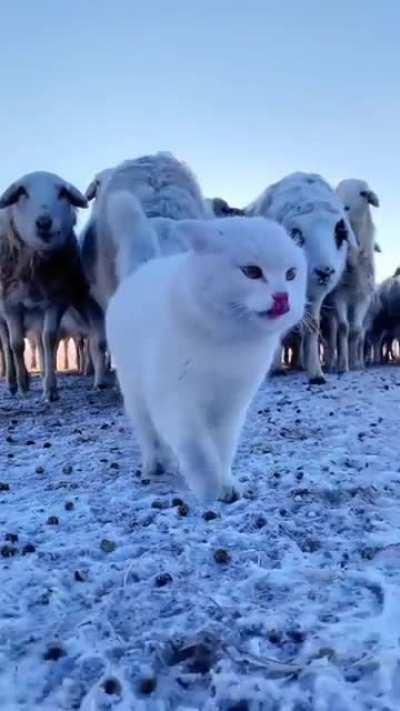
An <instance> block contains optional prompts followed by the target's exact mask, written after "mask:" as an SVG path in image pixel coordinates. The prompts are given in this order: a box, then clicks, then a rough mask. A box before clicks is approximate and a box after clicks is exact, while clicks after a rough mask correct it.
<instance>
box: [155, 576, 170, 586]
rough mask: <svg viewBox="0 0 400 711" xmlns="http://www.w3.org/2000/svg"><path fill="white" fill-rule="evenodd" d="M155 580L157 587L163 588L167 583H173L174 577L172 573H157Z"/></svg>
mask: <svg viewBox="0 0 400 711" xmlns="http://www.w3.org/2000/svg"><path fill="white" fill-rule="evenodd" d="M154 582H155V585H156V587H157V588H163V587H165V585H168V584H169V583H172V582H173V578H172V575H171V574H170V573H160V575H157V577H156V579H155V581H154Z"/></svg>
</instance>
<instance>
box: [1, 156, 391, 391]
mask: <svg viewBox="0 0 400 711" xmlns="http://www.w3.org/2000/svg"><path fill="white" fill-rule="evenodd" d="M121 188H122V189H123V190H125V191H128V192H130V193H132V194H133V195H134V196H135V197H136V199H138V200H139V201H140V202H141V204H142V206H143V209H144V212H145V214H146V215H147V217H148V225H149V233H150V231H151V232H154V231H155V233H156V234H157V238H158V242H159V249H160V252H161V254H165V255H168V254H173V253H176V252H179V251H182V250H184V249H186V247H185V246H184V245H183V244H180V243H178V242H177V240H176V238H175V237H174V234H175V233H174V231H173V230H171V224H173V221H174V220H179V219H186V218H190V219H200V220H207V219H211V218H216V217H217V218H218V217H222V216H223V217H226V216H229V215H249V216H251V215H259V216H265V217H270V218H272V219H275V220H277V221H278V222H279V223H281V224H282V225H283V226H284V227H285V228H286V229H287V231H288V232H289V234H290V235H291V237H292V238H293V240H295V241H296V242H297V243H298V244H300V245H302V246H303V248H304V251H305V254H306V257H307V263H308V288H307V308H306V315H305V318H304V320H303V322H302V324H301V325H299V326H298V327H297V328H296V330H295V331H293V332H291V333H289V334H288V335H287V336H286V338H285V340H284V342H283V344H282V349H281V350H280V351H279V353H277V355H276V360H275V368H276V369H279V368H281V367H282V362H284V363H285V364H286V365H289V366H292V367H303V368H304V369H305V370H306V372H307V375H308V377H309V379H310V382H312V383H316V384H317V383H323V382H324V375H323V368H325V369H326V370H328V371H339V372H346V371H347V370H349V369H357V368H362V367H364V365H365V364H366V363H373V362H381V361H382V358H383V357H386V358H390V357H392V353H393V344H394V343H395V342H396V339H397V337H398V336H400V270H397V271H396V272H395V273H394V275H393V276H392V277H390V278H389V279H386V280H385V281H384V282H383V283H382V284H381V285H380V286H378V287H376V284H375V265H374V259H375V252H376V251H380V250H379V247H378V245H377V243H376V241H375V229H374V223H373V219H372V215H371V206H373V207H375V208H376V207H378V206H379V200H378V197H377V195H376V194H375V193H374V192H373V191H372V190H371V189H370V187H369V186H368V184H367V183H366V182H365V181H363V180H354V179H348V180H343V181H342V182H341V183H339V185H338V186H337V188H336V190H334V189H332V188H331V187H330V185H329V184H328V183H327V182H326V181H325V180H323V179H322V178H321V177H320V176H319V175H314V174H307V173H293V174H291V175H289V176H287V177H285V178H283V179H282V180H280V181H279V182H278V183H275V184H274V185H271V186H269V187H267V188H266V189H265V190H264V192H263V193H262V194H261V195H260V196H259V197H258V198H257V199H256V200H254V202H252V203H251V204H250V205H249V206H247V207H246V208H244V209H243V210H242V209H238V208H232V207H230V206H229V205H228V203H227V202H226V201H225V200H223V199H221V198H215V199H213V200H207V199H205V198H204V197H203V196H202V192H201V189H200V187H199V184H198V182H197V180H196V178H195V177H194V175H193V174H192V172H191V171H190V170H189V169H188V167H187V166H185V165H184V164H183V163H181V162H179V161H178V160H176V159H175V158H174V157H173V156H172V155H171V154H168V153H158V154H156V155H152V156H144V157H141V158H137V159H135V160H129V161H125V162H124V163H122V164H121V165H119V166H117V167H115V168H112V169H107V170H104V171H102V172H101V173H99V174H98V175H96V176H95V178H94V180H93V181H92V182H91V184H90V185H89V187H88V188H87V190H86V193H85V194H82V193H81V192H80V191H79V190H78V189H77V188H75V187H74V186H73V185H71V184H70V183H68V182H67V181H65V180H64V179H62V178H60V177H59V176H57V175H53V174H51V173H46V172H35V173H31V174H29V175H25V176H23V177H22V178H20V179H18V180H16V181H15V182H14V183H13V184H12V185H10V186H9V187H8V188H7V189H6V190H5V192H4V193H3V194H2V195H1V197H0V344H1V348H0V356H1V358H0V360H1V363H0V372H2V374H3V376H5V378H6V381H7V384H8V387H9V389H10V391H11V392H12V393H15V392H16V391H17V389H18V390H19V391H20V392H21V393H24V392H26V391H27V389H28V387H29V373H28V370H27V368H26V363H25V357H24V356H25V346H26V342H27V341H29V343H30V345H31V352H32V357H33V358H34V359H35V358H36V354H37V353H38V355H39V358H40V368H41V370H42V371H43V389H44V396H45V398H46V399H48V400H54V399H55V398H56V397H57V381H56V353H57V348H58V345H59V343H60V340H63V339H70V338H72V339H73V340H74V342H75V345H76V349H77V363H78V369H79V370H81V371H82V372H89V371H90V370H91V369H92V370H93V373H94V385H95V387H96V388H101V387H103V386H105V385H106V384H107V382H108V377H109V375H108V370H109V368H110V358H109V354H108V352H107V342H106V336H105V328H104V313H105V311H106V308H107V304H108V302H109V300H110V298H111V296H112V295H113V293H114V292H115V290H116V288H117V285H118V283H119V281H120V279H121V274H119V273H118V268H117V260H116V252H117V249H118V245H119V242H118V239H117V238H116V234H117V232H118V229H119V217H120V219H121V221H122V220H123V219H124V216H123V215H121V216H118V214H117V215H115V214H114V213H113V216H112V218H111V212H110V209H109V207H110V200H111V199H112V195H113V194H115V192H118V191H120V190H121ZM89 202H92V210H91V215H90V218H89V220H88V222H87V224H86V225H85V227H84V228H83V230H82V232H81V234H80V235H79V236H77V235H76V232H75V224H76V217H77V209H78V208H87V207H88V203H89ZM150 228H151V229H150ZM345 245H347V248H344V246H345ZM124 249H130V250H131V253H130V254H129V255H126V258H127V259H128V257H129V260H130V261H132V259H133V260H134V262H135V263H136V262H137V263H138V264H140V263H142V262H143V261H146V260H147V259H148V258H149V254H150V253H152V252H151V249H150V236H149V254H146V253H145V252H146V250H144V252H143V250H142V252H143V253H140V252H138V248H137V245H136V243H135V225H132V242H131V244H130V245H129V246H125V247H124ZM141 249H142V248H141ZM121 256H122V258H123V257H124V255H119V257H120V259H119V260H118V263H121ZM122 263H123V259H122ZM64 342H66V341H65V340H64ZM33 365H34V363H33Z"/></svg>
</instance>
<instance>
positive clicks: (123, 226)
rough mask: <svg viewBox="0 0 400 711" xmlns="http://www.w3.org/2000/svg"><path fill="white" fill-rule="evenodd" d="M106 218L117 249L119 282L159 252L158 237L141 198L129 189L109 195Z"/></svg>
mask: <svg viewBox="0 0 400 711" xmlns="http://www.w3.org/2000/svg"><path fill="white" fill-rule="evenodd" d="M107 219H108V224H109V228H110V230H111V236H112V241H113V243H114V246H115V247H116V251H117V256H116V273H117V278H118V281H119V282H120V281H122V279H126V277H127V276H129V275H130V274H131V273H132V272H133V271H134V270H135V269H137V268H138V267H139V266H140V265H141V264H143V263H144V262H148V261H149V260H150V259H153V258H154V257H157V256H158V255H159V246H158V238H157V234H156V232H155V231H154V229H153V227H152V225H151V222H150V220H148V218H147V217H146V215H145V214H144V212H143V208H142V206H141V204H140V202H139V200H138V199H137V198H136V197H135V195H133V194H132V193H131V192H129V191H128V190H118V191H115V192H112V193H111V194H110V195H109V197H108V203H107Z"/></svg>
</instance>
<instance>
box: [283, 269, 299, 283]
mask: <svg viewBox="0 0 400 711" xmlns="http://www.w3.org/2000/svg"><path fill="white" fill-rule="evenodd" d="M296 274H297V269H295V268H294V267H292V268H291V269H288V270H287V272H286V281H293V279H296Z"/></svg>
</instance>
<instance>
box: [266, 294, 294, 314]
mask: <svg viewBox="0 0 400 711" xmlns="http://www.w3.org/2000/svg"><path fill="white" fill-rule="evenodd" d="M272 298H273V300H274V303H273V306H272V308H271V309H270V310H269V311H267V314H268V316H269V317H270V318H279V316H283V315H284V314H287V313H288V311H290V306H289V296H288V294H287V292H286V291H282V292H279V293H277V294H272Z"/></svg>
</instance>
